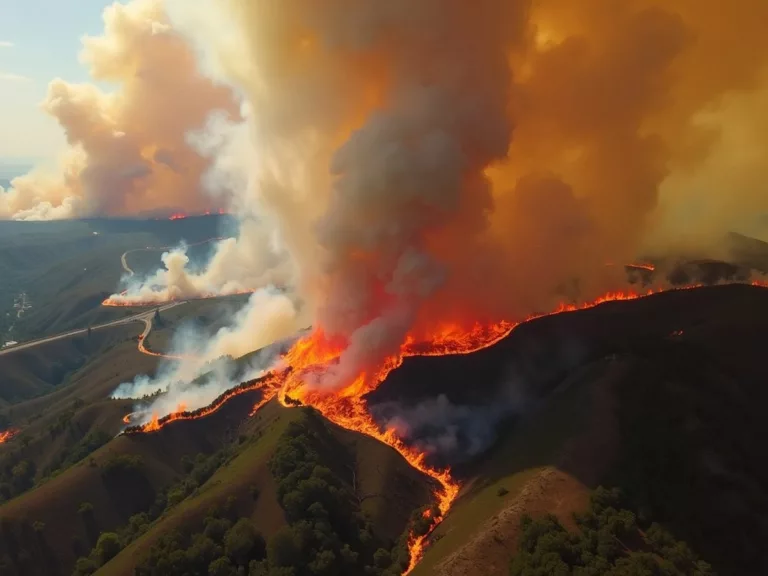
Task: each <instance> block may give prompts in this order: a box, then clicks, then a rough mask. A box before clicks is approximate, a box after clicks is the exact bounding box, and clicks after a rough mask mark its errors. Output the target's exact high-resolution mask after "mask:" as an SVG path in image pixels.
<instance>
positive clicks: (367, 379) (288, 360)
mask: <svg viewBox="0 0 768 576" xmlns="http://www.w3.org/2000/svg"><path fill="white" fill-rule="evenodd" d="M751 284H752V285H753V286H758V287H764V288H768V283H764V282H752V283H751ZM698 287H699V285H691V286H685V287H675V288H670V289H666V290H664V289H656V290H648V291H646V292H643V293H637V292H623V291H618V292H609V293H607V294H604V295H603V296H601V297H599V298H596V299H595V300H593V301H591V302H586V303H582V304H568V303H561V304H560V305H559V306H558V307H557V308H556V309H554V310H553V311H551V312H548V313H543V314H537V315H531V316H530V317H528V318H527V319H525V320H523V321H520V322H510V321H505V322H499V323H497V324H492V325H482V324H479V323H478V324H476V325H475V326H473V327H472V328H471V329H469V330H464V329H460V328H459V327H446V328H444V329H443V330H440V331H438V332H437V333H436V334H434V335H432V337H431V339H430V340H428V341H426V340H417V339H416V338H414V337H412V336H409V337H408V338H407V339H406V341H405V342H404V343H403V345H402V347H401V350H400V354H399V355H397V356H392V357H390V358H388V359H387V360H386V361H385V362H384V363H383V364H382V365H381V366H380V367H379V369H378V370H376V371H374V372H372V373H370V374H366V373H361V374H359V375H358V377H357V378H355V379H354V381H352V382H351V383H350V384H348V385H347V386H346V387H345V388H343V389H341V390H339V391H337V392H335V393H334V392H331V393H329V392H327V391H326V392H322V391H318V390H315V389H310V388H307V386H306V382H307V381H312V379H313V377H314V376H316V375H317V374H320V373H322V372H324V371H325V370H327V369H328V368H329V367H330V366H332V365H333V364H334V363H335V362H336V361H337V359H338V355H339V353H340V352H339V351H338V350H333V349H325V343H324V342H323V333H322V331H321V330H315V331H314V332H312V333H311V334H309V335H308V336H306V337H304V338H301V339H300V340H298V341H297V342H296V343H295V344H294V345H293V347H292V348H291V349H290V350H289V351H288V352H287V353H286V354H285V356H284V358H283V362H284V365H285V366H286V368H283V369H278V370H273V371H271V372H269V373H267V374H266V375H264V376H262V377H261V378H257V379H255V380H250V381H248V382H244V383H242V384H240V385H239V386H237V387H235V388H232V389H230V390H228V391H227V392H225V393H224V394H222V395H221V396H219V397H218V398H216V400H214V401H213V402H212V403H211V404H209V405H208V406H206V407H203V408H200V409H198V410H194V411H191V412H189V411H179V412H175V413H172V414H168V415H166V416H164V417H162V418H157V417H156V416H154V417H153V419H152V420H151V421H150V422H149V423H146V424H143V425H139V426H130V427H128V428H126V429H125V430H124V432H123V434H126V435H135V434H141V433H146V432H152V431H156V430H159V429H160V428H162V427H163V426H165V425H167V424H169V423H171V422H175V421H177V420H192V419H197V418H203V417H205V416H207V415H209V414H211V413H213V412H215V411H216V410H218V409H219V408H221V406H222V405H223V404H224V403H225V402H226V401H227V400H229V399H230V398H232V397H234V396H236V395H238V394H242V393H245V392H248V391H251V390H262V391H263V396H262V399H261V400H260V401H259V402H258V403H257V404H256V405H255V406H254V408H253V410H252V412H251V414H254V413H255V412H256V411H257V410H258V409H259V408H260V407H261V406H263V405H264V404H265V403H266V402H268V401H269V400H270V399H272V398H273V397H275V396H277V397H278V399H279V401H280V402H281V404H282V405H283V406H286V407H290V406H300V405H307V406H311V407H312V408H314V409H316V410H318V411H319V412H320V413H321V414H322V415H323V416H324V417H325V418H326V419H328V420H329V421H330V422H332V423H334V424H336V425H338V426H340V427H342V428H345V429H347V430H351V431H355V432H359V433H361V434H365V435H367V436H370V437H372V438H374V439H376V440H379V441H380V442H383V443H384V444H387V445H388V446H390V447H391V448H393V449H394V450H396V451H397V452H398V453H399V454H400V455H401V456H402V457H403V458H404V459H405V460H406V461H407V462H408V463H409V464H410V465H411V466H412V467H413V468H415V469H416V470H418V471H420V472H422V473H423V474H424V475H426V476H427V477H429V478H431V479H432V480H433V481H434V482H435V483H436V485H437V486H439V488H436V489H435V491H434V498H435V500H436V503H437V505H436V508H435V509H434V511H426V512H425V516H424V517H425V518H431V524H430V527H429V529H428V530H427V532H426V534H421V535H420V534H415V533H411V534H410V536H409V539H408V548H409V551H410V564H409V567H408V569H407V570H406V571H405V572H404V575H405V574H408V573H410V572H411V571H412V570H413V569H414V568H415V566H416V565H417V564H418V562H419V561H420V559H421V557H422V556H423V554H424V551H425V548H426V542H427V539H428V538H429V536H430V535H431V534H432V532H434V530H435V529H436V528H437V527H438V526H439V525H440V523H441V522H442V521H443V519H444V518H445V517H446V515H447V514H448V512H449V511H450V509H451V507H452V506H453V503H454V502H455V500H456V499H457V498H458V496H459V492H460V490H461V484H460V483H459V482H458V481H456V480H454V479H453V477H452V474H451V470H450V469H449V468H445V469H437V468H434V467H432V466H430V465H429V464H428V463H427V462H426V453H424V452H422V451H419V449H417V448H415V447H411V446H409V445H407V444H406V443H405V442H404V441H403V439H401V438H400V437H399V436H398V435H397V433H396V431H395V430H394V429H391V428H390V429H386V430H382V428H381V426H380V425H379V424H378V423H377V422H376V421H375V419H374V418H373V415H372V414H371V412H370V411H369V409H368V405H367V401H366V399H365V395H366V394H367V393H369V392H371V391H373V390H375V389H376V388H377V387H378V386H379V385H380V384H381V383H382V382H383V381H384V380H385V379H386V377H387V375H388V374H389V373H390V372H391V371H392V370H395V369H396V368H398V367H399V366H400V365H401V364H402V362H403V359H404V358H405V357H408V356H446V355H456V354H470V353H473V352H476V351H478V350H481V349H484V348H488V347H490V346H493V345H494V344H496V343H497V342H499V341H500V340H502V339H504V338H505V337H506V336H508V335H509V334H510V333H511V332H512V331H513V330H514V329H515V328H516V327H518V326H520V325H521V324H523V323H525V322H529V321H531V320H534V319H536V318H541V317H545V316H551V315H555V314H561V313H564V312H573V311H577V310H585V309H589V308H594V307H596V306H599V305H600V304H603V303H607V302H617V301H628V300H636V299H639V298H645V297H648V296H652V295H654V294H658V293H660V292H671V291H677V290H692V289H695V288H698ZM128 418H129V419H130V415H129V417H128Z"/></svg>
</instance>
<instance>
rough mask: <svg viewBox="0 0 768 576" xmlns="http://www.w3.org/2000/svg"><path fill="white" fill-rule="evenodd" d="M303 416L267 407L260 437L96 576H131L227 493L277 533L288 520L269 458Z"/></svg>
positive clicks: (256, 426) (265, 529) (258, 426)
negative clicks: (169, 536) (162, 542)
mask: <svg viewBox="0 0 768 576" xmlns="http://www.w3.org/2000/svg"><path fill="white" fill-rule="evenodd" d="M301 417H302V412H301V411H300V410H288V409H284V408H281V407H280V406H279V405H278V404H276V403H274V402H272V403H270V404H268V405H267V406H265V407H264V408H263V409H262V412H260V414H259V415H258V416H257V417H256V419H255V420H256V421H255V422H254V423H253V426H252V430H251V434H254V433H256V434H258V436H254V435H252V436H251V439H250V441H249V442H248V444H247V446H246V447H245V448H244V449H242V451H240V453H239V454H237V456H235V458H234V459H232V460H231V461H230V462H228V463H226V464H225V465H224V466H222V467H221V468H219V470H217V471H216V473H215V474H214V475H213V476H212V477H211V478H210V479H209V480H208V481H207V482H206V483H205V484H203V485H202V486H201V487H200V488H198V489H197V490H196V491H195V493H194V494H192V495H191V496H189V497H187V498H186V499H185V500H183V501H182V502H181V503H179V504H178V505H177V506H175V507H173V508H172V509H171V510H170V511H169V512H168V513H166V514H164V515H163V516H161V517H160V518H158V519H157V520H156V521H155V522H154V523H153V524H152V527H151V528H150V529H149V531H148V532H146V533H145V534H143V535H142V536H140V537H139V538H137V539H136V540H135V541H133V542H132V543H131V544H130V545H129V546H128V547H126V548H125V549H124V550H122V551H121V552H120V554H118V555H117V556H116V557H115V558H113V559H112V560H111V561H110V562H108V563H107V564H105V565H104V566H102V567H101V569H100V570H99V571H97V572H96V574H98V575H102V576H106V575H109V576H113V575H114V576H119V575H122V574H125V575H126V576H127V575H130V574H133V569H134V568H135V566H136V565H137V564H138V563H139V562H141V560H142V559H143V558H144V557H146V555H147V554H149V551H150V548H151V547H152V545H153V544H154V543H155V542H157V541H158V539H159V538H161V537H162V536H163V535H164V534H166V533H167V532H169V531H170V530H174V529H188V528H189V526H191V525H196V524H200V523H202V520H203V518H204V517H205V516H206V515H207V514H208V511H209V510H210V509H211V508H213V507H214V506H217V505H221V504H223V503H224V502H225V501H226V499H227V498H229V497H235V498H237V499H238V503H239V509H244V508H245V509H248V508H252V513H251V515H252V517H253V520H254V523H255V524H256V526H257V528H258V529H259V531H260V532H262V534H264V535H265V536H267V537H268V536H270V535H271V534H273V533H274V532H276V531H277V530H278V529H279V528H280V527H281V526H283V525H284V524H285V519H284V518H283V512H282V509H281V508H280V507H279V505H278V504H277V495H276V491H275V486H274V484H273V482H272V477H271V474H270V472H269V469H268V461H269V457H270V456H271V454H272V452H273V451H274V449H275V447H276V445H277V441H278V440H279V439H280V436H281V435H282V433H283V432H284V431H285V428H286V427H287V426H288V424H289V423H290V422H291V421H293V420H296V419H297V418H301ZM252 485H256V486H258V488H259V492H260V494H259V498H258V500H257V501H256V502H255V504H254V503H253V498H252V497H251V496H250V487H251V486H252ZM249 501H250V502H249ZM246 507H248V508H246Z"/></svg>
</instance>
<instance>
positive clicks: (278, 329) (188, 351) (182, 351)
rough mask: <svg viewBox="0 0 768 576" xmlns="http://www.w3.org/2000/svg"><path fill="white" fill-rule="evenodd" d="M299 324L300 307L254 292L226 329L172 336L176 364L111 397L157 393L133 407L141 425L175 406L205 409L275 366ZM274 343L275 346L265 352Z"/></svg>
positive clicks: (166, 363) (268, 292) (164, 363)
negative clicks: (138, 411) (142, 420)
mask: <svg viewBox="0 0 768 576" xmlns="http://www.w3.org/2000/svg"><path fill="white" fill-rule="evenodd" d="M305 322H306V316H305V315H304V314H303V313H302V306H301V304H300V303H297V302H294V301H293V300H292V299H291V298H289V297H288V296H287V295H285V294H283V293H281V292H279V291H277V290H275V289H264V290H259V291H257V292H255V293H253V294H252V295H251V297H250V299H249V301H248V303H247V304H246V305H245V306H244V307H243V308H242V309H241V310H240V311H238V312H237V313H236V314H235V315H234V316H233V317H232V319H231V322H230V325H229V326H226V327H224V328H221V329H219V330H218V331H217V332H216V333H215V334H206V333H205V331H204V330H201V329H200V328H195V327H187V328H186V329H181V330H178V331H177V332H176V333H175V334H174V339H173V342H172V345H171V347H170V350H169V352H168V353H169V355H170V356H173V357H177V358H180V359H179V360H165V359H163V360H161V362H160V365H159V367H158V370H157V373H156V374H155V375H154V376H148V375H144V374H142V375H139V376H137V377H136V378H134V380H133V381H132V382H126V383H123V384H121V385H120V386H118V387H117V389H116V390H115V392H114V393H113V397H114V398H134V399H137V400H140V399H142V398H144V397H145V396H152V395H155V394H158V393H160V394H159V395H158V396H157V397H156V398H153V399H151V400H149V401H147V400H146V399H145V401H144V402H142V403H140V405H139V406H138V408H140V409H141V411H143V412H145V413H146V418H147V419H149V418H150V417H151V415H152V414H153V413H156V414H159V415H161V416H162V415H165V414H168V413H169V412H174V411H175V410H176V409H177V407H178V406H179V405H181V404H183V405H184V406H185V409H187V410H194V409H197V408H200V407H203V406H206V405H207V404H209V403H210V402H211V401H213V400H214V399H215V398H216V397H217V396H219V395H220V394H221V393H223V392H225V391H226V390H228V389H230V388H232V387H234V386H236V385H238V384H239V383H241V382H243V381H246V380H251V379H253V378H255V377H257V376H258V375H260V374H261V373H262V372H263V371H264V370H266V369H268V368H269V367H270V366H271V365H272V363H273V362H275V361H277V358H278V354H277V353H278V352H279V350H280V349H281V347H282V346H283V344H282V343H283V342H285V341H286V340H287V339H289V338H291V337H292V336H294V335H295V334H296V333H297V332H298V331H299V329H300V328H302V327H305V326H306V324H304V326H302V324H303V323H305ZM275 343H279V344H278V345H276V346H275V347H271V345H273V344H275ZM256 350H261V352H260V353H258V354H256V355H254V357H253V358H249V359H248V361H247V362H245V363H244V362H243V361H242V360H241V361H240V362H236V360H238V359H240V358H241V357H243V356H244V355H246V354H249V353H251V352H253V351H256ZM243 364H244V365H243Z"/></svg>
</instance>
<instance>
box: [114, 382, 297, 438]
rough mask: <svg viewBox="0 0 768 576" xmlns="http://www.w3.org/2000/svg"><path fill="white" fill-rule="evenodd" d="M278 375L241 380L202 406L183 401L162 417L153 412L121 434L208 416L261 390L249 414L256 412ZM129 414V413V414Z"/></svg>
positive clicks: (274, 387)
mask: <svg viewBox="0 0 768 576" xmlns="http://www.w3.org/2000/svg"><path fill="white" fill-rule="evenodd" d="M280 376H281V374H280V373H274V372H270V373H269V374H266V375H265V376H262V377H261V378H257V379H255V380H249V381H247V382H243V383H242V384H240V385H239V386H236V387H235V388H231V389H230V390H227V391H226V392H224V393H223V394H221V395H220V396H219V397H218V398H216V399H215V400H214V401H213V402H211V403H210V404H208V406H204V407H203V408H198V409H197V410H192V411H188V410H187V406H186V405H185V404H184V403H180V404H179V405H178V406H177V407H176V411H175V412H172V413H170V414H168V415H166V416H163V417H162V418H159V417H158V415H157V413H153V414H152V419H151V420H150V421H149V422H147V423H146V424H140V425H138V426H131V427H128V428H126V429H125V430H124V431H123V434H129V435H130V434H140V433H143V432H155V431H157V430H160V429H161V428H163V427H164V426H166V425H167V424H170V423H171V422H176V421H178V420H197V419H198V418H205V417H206V416H210V415H211V414H213V413H214V412H216V411H217V410H219V409H220V408H221V407H222V406H223V405H224V404H225V403H226V402H227V401H228V400H229V399H230V398H233V397H235V396H238V395H239V394H243V393H245V392H251V391H254V390H261V392H262V397H261V400H259V402H257V403H256V405H255V406H254V407H253V409H252V410H251V415H253V414H255V413H256V411H257V410H258V409H259V408H261V407H262V406H263V405H264V404H266V403H267V402H269V401H270V400H271V399H272V398H274V397H275V395H276V394H277V392H278V391H279V389H280V385H281V384H282V380H281V379H280ZM129 416H131V415H130V414H129ZM126 418H127V417H126ZM125 421H126V420H125V418H124V419H123V422H125ZM129 422H130V419H129Z"/></svg>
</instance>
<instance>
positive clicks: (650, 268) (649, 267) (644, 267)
mask: <svg viewBox="0 0 768 576" xmlns="http://www.w3.org/2000/svg"><path fill="white" fill-rule="evenodd" d="M624 267H625V268H630V269H632V268H634V269H636V270H646V271H648V272H653V271H654V270H656V266H654V265H653V264H625V265H624Z"/></svg>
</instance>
